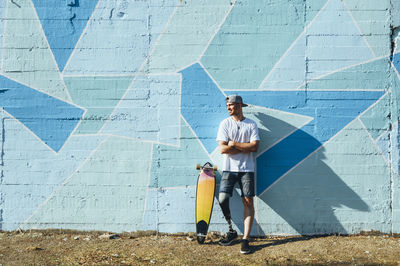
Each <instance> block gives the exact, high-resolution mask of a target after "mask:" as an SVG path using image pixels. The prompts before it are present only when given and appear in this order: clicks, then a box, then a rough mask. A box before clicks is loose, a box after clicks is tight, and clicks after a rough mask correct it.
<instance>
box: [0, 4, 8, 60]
mask: <svg viewBox="0 0 400 266" xmlns="http://www.w3.org/2000/svg"><path fill="white" fill-rule="evenodd" d="M6 7H7V3H6V0H0V68H1V66H2V62H1V61H2V60H3V59H2V58H3V36H4V25H5V19H4V18H5V17H6V16H5V14H6Z"/></svg>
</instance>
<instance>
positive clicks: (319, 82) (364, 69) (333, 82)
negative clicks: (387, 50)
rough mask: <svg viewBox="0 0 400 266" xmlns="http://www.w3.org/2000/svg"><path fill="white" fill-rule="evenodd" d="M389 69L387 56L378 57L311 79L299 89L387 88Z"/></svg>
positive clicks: (389, 82) (390, 67)
mask: <svg viewBox="0 0 400 266" xmlns="http://www.w3.org/2000/svg"><path fill="white" fill-rule="evenodd" d="M391 69H392V66H391V64H390V60H389V58H383V59H378V60H374V61H372V62H368V63H362V64H359V65H356V66H353V67H349V68H346V69H343V70H341V71H338V72H335V73H332V74H330V75H326V76H324V77H322V78H318V79H314V80H311V81H309V82H308V83H307V84H305V85H304V86H302V87H300V88H299V90H346V91H352V90H358V91H361V90H365V91H368V90H388V89H389V88H390V86H391V81H390V80H389V79H388V78H387V75H388V72H390V71H391Z"/></svg>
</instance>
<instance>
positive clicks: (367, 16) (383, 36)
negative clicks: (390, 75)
mask: <svg viewBox="0 0 400 266" xmlns="http://www.w3.org/2000/svg"><path fill="white" fill-rule="evenodd" d="M343 2H344V3H345V4H346V6H347V8H348V9H349V11H350V12H351V14H352V16H353V18H354V20H355V21H356V23H357V25H358V26H359V28H360V30H361V32H362V34H363V36H364V38H365V39H366V41H367V42H368V43H369V45H370V46H371V49H372V50H373V51H374V54H375V55H376V56H377V57H379V56H388V55H389V54H390V53H391V51H390V47H391V37H390V35H391V33H390V31H391V26H393V28H394V27H397V26H398V25H399V19H398V18H399V15H398V13H399V12H398V9H399V4H398V3H399V2H398V1H391V0H382V1H375V0H343Z"/></svg>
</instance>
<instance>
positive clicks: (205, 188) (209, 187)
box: [196, 175, 215, 224]
mask: <svg viewBox="0 0 400 266" xmlns="http://www.w3.org/2000/svg"><path fill="white" fill-rule="evenodd" d="M214 190H215V178H211V177H208V176H207V175H202V176H201V177H200V178H199V182H198V184H197V199H196V223H198V222H199V221H201V220H204V221H205V222H206V223H207V224H208V223H209V222H210V217H211V210H212V206H213V201H214Z"/></svg>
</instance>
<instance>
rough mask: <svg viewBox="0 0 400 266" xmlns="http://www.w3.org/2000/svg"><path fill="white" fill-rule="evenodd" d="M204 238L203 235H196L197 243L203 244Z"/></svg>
mask: <svg viewBox="0 0 400 266" xmlns="http://www.w3.org/2000/svg"><path fill="white" fill-rule="evenodd" d="M204 240H206V237H205V236H197V243H199V244H203V243H204Z"/></svg>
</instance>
